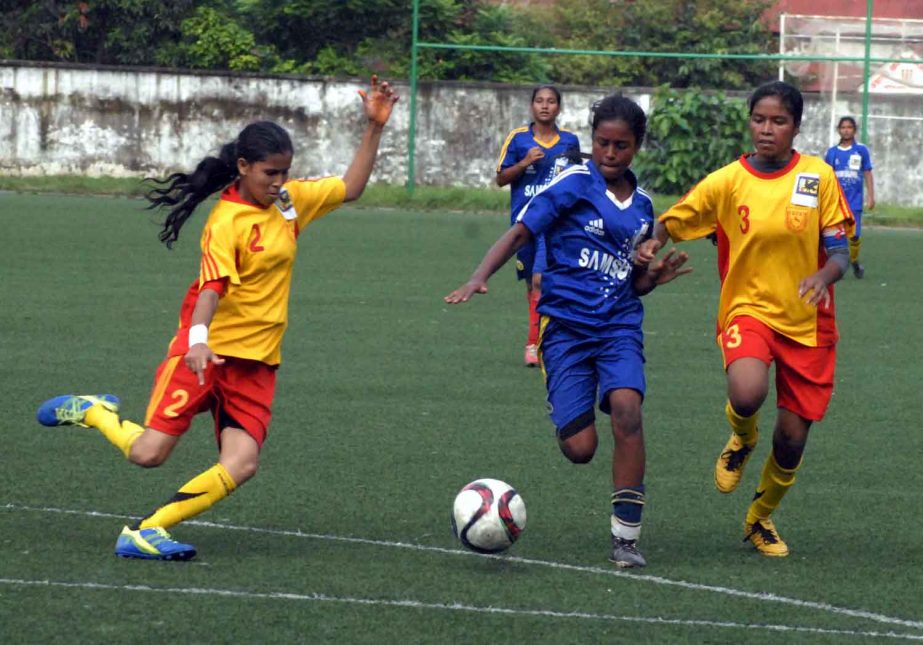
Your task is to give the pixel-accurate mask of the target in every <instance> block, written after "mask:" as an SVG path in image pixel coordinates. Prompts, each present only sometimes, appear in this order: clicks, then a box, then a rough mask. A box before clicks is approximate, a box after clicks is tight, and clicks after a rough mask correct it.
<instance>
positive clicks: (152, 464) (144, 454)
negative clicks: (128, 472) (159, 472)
mask: <svg viewBox="0 0 923 645" xmlns="http://www.w3.org/2000/svg"><path fill="white" fill-rule="evenodd" d="M135 448H136V446H132V450H131V453H130V454H129V455H128V459H129V461H131V463H133V464H135V465H136V466H141V467H142V468H157V467H158V466H160V465H162V464H163V463H164V462H165V461H166V460H167V457H168V456H169V454H170V453H169V452H167V453H164V452H162V451H159V450H151V449H150V448H144V447H140V448H138V449H135Z"/></svg>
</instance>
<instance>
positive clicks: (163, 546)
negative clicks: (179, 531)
mask: <svg viewBox="0 0 923 645" xmlns="http://www.w3.org/2000/svg"><path fill="white" fill-rule="evenodd" d="M115 554H116V555H117V556H119V557H120V558H141V559H142V560H191V559H192V558H194V557H195V554H196V550H195V547H194V546H192V545H191V544H183V543H181V542H177V541H176V540H174V539H173V538H171V537H170V534H169V533H167V531H166V529H162V528H160V527H159V526H157V527H154V528H149V529H138V530H137V531H133V530H131V529H130V528H128V527H127V526H126V527H125V528H123V529H122V533H121V534H120V535H119V539H118V540H116V542H115Z"/></svg>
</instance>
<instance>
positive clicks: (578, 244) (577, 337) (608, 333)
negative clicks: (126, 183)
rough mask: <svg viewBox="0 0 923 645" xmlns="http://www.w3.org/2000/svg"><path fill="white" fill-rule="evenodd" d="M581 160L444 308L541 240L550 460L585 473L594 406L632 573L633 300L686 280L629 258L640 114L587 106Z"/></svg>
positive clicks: (609, 100)
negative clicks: (606, 424) (607, 443)
mask: <svg viewBox="0 0 923 645" xmlns="http://www.w3.org/2000/svg"><path fill="white" fill-rule="evenodd" d="M592 125H593V132H592V142H593V146H592V155H591V159H590V160H588V161H586V162H582V163H576V164H573V165H571V166H569V167H568V168H567V169H565V170H564V171H563V172H561V173H560V174H558V175H557V176H556V177H555V178H554V179H553V180H552V181H551V183H550V184H549V185H548V186H547V187H546V188H545V189H544V190H543V191H541V192H540V193H539V194H537V195H535V196H534V197H533V198H532V199H531V200H530V201H529V202H528V204H527V205H526V206H525V207H524V208H523V210H522V211H521V212H520V215H519V217H518V218H517V221H516V223H515V224H514V225H513V226H512V228H510V230H509V231H507V232H506V233H505V234H504V235H503V236H502V237H501V238H500V239H499V240H497V241H496V242H495V243H494V245H493V246H492V247H491V248H490V250H489V251H488V252H487V255H485V256H484V259H483V260H482V261H481V263H480V265H479V266H478V268H477V269H476V270H475V272H474V273H473V274H472V275H471V278H470V279H469V280H468V282H466V283H465V284H464V285H462V286H461V287H459V288H458V289H456V290H455V291H453V292H452V293H450V294H449V295H448V296H446V297H445V301H446V302H447V303H450V304H458V303H462V302H467V301H468V300H469V299H470V298H471V297H472V296H473V295H474V294H477V293H487V280H488V278H489V277H490V276H491V275H493V274H494V272H496V271H497V270H498V269H499V268H500V267H501V266H503V265H504V264H505V263H506V262H507V261H508V260H509V259H510V258H511V257H512V256H513V254H514V253H516V251H518V250H519V249H521V248H522V247H523V246H525V245H526V244H528V243H529V242H530V241H532V240H533V239H534V238H535V237H537V236H540V235H544V236H545V243H546V252H547V257H546V261H547V262H546V267H545V271H544V278H543V282H542V296H541V300H540V301H539V304H538V310H539V312H540V314H541V335H540V341H539V350H540V351H539V354H540V358H541V363H542V368H543V372H544V374H545V384H546V387H547V390H548V407H549V411H550V416H551V420H552V422H553V423H554V426H555V429H556V434H557V440H558V446H559V447H560V449H561V452H563V453H564V455H565V456H566V457H567V458H568V459H569V460H570V461H572V462H574V463H576V464H585V463H588V462H589V461H590V460H591V459H592V458H593V455H594V454H595V453H596V448H597V445H598V442H599V439H598V436H597V432H596V415H595V412H594V408H595V407H596V405H597V404H598V405H599V409H600V410H602V411H603V412H604V413H606V414H608V415H609V416H610V419H611V424H612V435H613V438H614V440H615V447H614V450H613V452H612V486H613V491H614V492H613V493H612V517H611V521H610V529H611V531H610V532H611V539H612V551H611V555H610V558H609V559H610V560H611V561H612V562H614V563H615V564H616V565H618V566H620V567H643V566H645V564H646V561H645V559H644V556H643V555H642V554H641V552H640V551H639V550H638V547H637V541H638V537H639V535H640V532H641V511H642V510H643V507H644V502H645V497H644V467H645V451H644V434H643V429H642V422H641V402H642V400H643V398H644V392H645V379H644V338H643V333H642V330H641V323H642V321H643V318H644V308H643V306H642V305H641V300H640V297H641V296H642V295H643V294H645V293H648V292H649V291H651V290H652V289H653V288H654V287H655V286H656V285H658V284H663V283H665V282H669V281H670V280H672V279H674V278H675V277H676V276H678V275H681V274H683V273H687V272H689V271H691V269H681V268H680V267H681V266H682V265H683V264H684V263H685V261H686V259H687V256H686V254H685V253H679V254H675V255H674V253H673V252H672V251H671V252H670V253H668V254H666V255H665V256H664V258H663V259H662V260H660V261H658V260H654V261H652V262H651V263H650V264H649V265H647V266H637V265H636V264H635V255H636V253H635V251H636V249H637V247H638V245H639V244H640V242H641V241H643V240H644V239H646V238H647V237H649V236H650V233H651V230H652V228H653V219H654V208H653V205H652V204H651V200H650V198H649V197H648V195H647V194H646V193H645V192H644V191H643V190H640V189H639V188H638V182H637V180H636V179H635V176H634V174H632V172H631V170H629V166H630V165H631V161H632V159H633V157H634V155H635V153H636V152H637V151H638V150H639V149H640V147H641V142H642V141H643V139H644V133H645V129H646V118H645V116H644V112H643V110H641V108H640V107H638V105H637V104H636V103H634V102H633V101H631V100H630V99H628V98H625V97H623V96H621V95H618V94H613V95H611V96H608V97H606V98H605V99H603V100H602V101H599V102H598V103H596V104H595V105H594V108H593V114H592Z"/></svg>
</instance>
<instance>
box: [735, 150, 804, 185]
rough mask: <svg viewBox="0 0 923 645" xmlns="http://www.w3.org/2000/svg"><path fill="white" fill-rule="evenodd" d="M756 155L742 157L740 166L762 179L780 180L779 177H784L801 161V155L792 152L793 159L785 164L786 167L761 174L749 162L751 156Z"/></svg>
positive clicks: (750, 153) (751, 153) (795, 151)
mask: <svg viewBox="0 0 923 645" xmlns="http://www.w3.org/2000/svg"><path fill="white" fill-rule="evenodd" d="M753 154H755V153H753V152H748V153H745V154H742V155H740V164H741V165H742V166H743V167H744V168H745V169H746V170H747V172H749V173H750V174H751V175H753V176H754V177H759V178H760V179H778V178H779V177H784V176H785V175H787V174H788V173H789V172H791V170H792V168H794V167H795V166H797V165H798V162H799V161H801V154H800V153H799V152H798V151H797V150H792V158H791V159H789V161H788V163H787V164H785V167H783V168H779V169H778V170H776V171H774V172H760V171H759V170H757V169H756V168H754V167H753V166H751V165H750V162H749V161H748V159H749V157H750V155H753Z"/></svg>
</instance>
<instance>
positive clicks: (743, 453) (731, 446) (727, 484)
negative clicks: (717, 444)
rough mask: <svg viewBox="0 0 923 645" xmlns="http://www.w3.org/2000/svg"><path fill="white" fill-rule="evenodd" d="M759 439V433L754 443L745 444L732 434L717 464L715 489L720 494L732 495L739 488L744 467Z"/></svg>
mask: <svg viewBox="0 0 923 645" xmlns="http://www.w3.org/2000/svg"><path fill="white" fill-rule="evenodd" d="M758 439H759V434H758V433H757V434H756V436H755V437H754V439H753V443H744V442H743V440H742V439H741V438H740V437H739V436H737V434H735V433H733V432H732V433H731V438H730V439H728V442H727V443H726V444H724V449H723V450H722V451H721V454H720V455H718V461H717V462H715V488H717V489H718V490H719V491H720V492H722V493H731V492H733V491H734V490H735V489H736V488H737V485H738V484H739V483H740V477H741V475H743V474H744V466H746V465H747V462H748V461H750V456H751V455H752V454H753V449H754V448H756V442H757V440H758Z"/></svg>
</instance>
